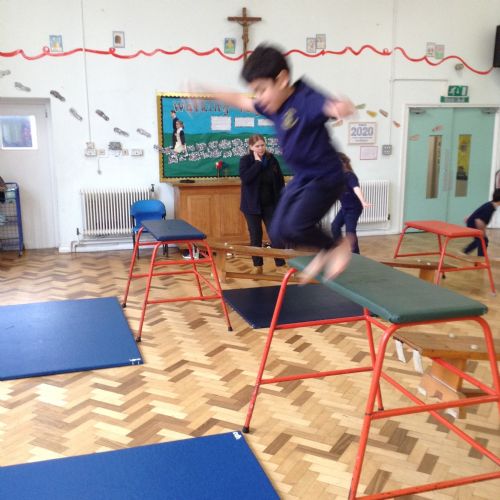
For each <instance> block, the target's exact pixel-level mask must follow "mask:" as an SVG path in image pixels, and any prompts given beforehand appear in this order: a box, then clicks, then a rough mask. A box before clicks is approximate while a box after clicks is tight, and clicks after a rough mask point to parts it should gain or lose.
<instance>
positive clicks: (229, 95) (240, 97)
mask: <svg viewBox="0 0 500 500" xmlns="http://www.w3.org/2000/svg"><path fill="white" fill-rule="evenodd" d="M211 94H212V95H213V96H214V97H215V99H217V100H218V101H222V102H223V103H224V104H228V105H229V106H232V107H233V108H240V109H242V110H243V111H250V112H251V113H256V110H255V106H254V105H253V99H252V98H251V97H249V96H247V95H244V94H238V93H237V92H212V93H211Z"/></svg>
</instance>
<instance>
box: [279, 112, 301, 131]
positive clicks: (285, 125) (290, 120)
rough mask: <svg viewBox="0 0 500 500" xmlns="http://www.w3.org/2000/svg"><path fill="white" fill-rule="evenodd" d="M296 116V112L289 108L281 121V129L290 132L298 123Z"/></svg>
mask: <svg viewBox="0 0 500 500" xmlns="http://www.w3.org/2000/svg"><path fill="white" fill-rule="evenodd" d="M296 114H297V111H296V109H295V108H290V109H289V110H287V112H286V113H285V115H284V116H283V120H281V128H282V129H283V130H290V129H291V128H292V127H293V126H294V125H295V124H296V123H297V122H298V121H299V119H298V118H297V116H296Z"/></svg>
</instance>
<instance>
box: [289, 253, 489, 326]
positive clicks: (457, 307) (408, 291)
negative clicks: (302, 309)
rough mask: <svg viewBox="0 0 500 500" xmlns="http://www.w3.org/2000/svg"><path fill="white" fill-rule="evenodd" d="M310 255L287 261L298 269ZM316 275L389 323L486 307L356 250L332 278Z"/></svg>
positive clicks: (458, 315) (476, 312)
mask: <svg viewBox="0 0 500 500" xmlns="http://www.w3.org/2000/svg"><path fill="white" fill-rule="evenodd" d="M312 258H313V256H305V257H297V258H295V259H292V260H290V261H289V264H290V266H292V267H294V268H295V269H297V270H299V271H300V270H303V269H304V268H305V267H306V266H307V264H309V262H310V261H311V259H312ZM317 279H318V280H319V281H320V282H321V283H323V284H324V285H325V286H327V287H328V288H331V289H332V290H334V291H335V292H337V293H339V294H341V295H343V296H344V297H347V298H348V299H351V300H352V301H353V302H356V303H357V304H359V305H361V306H363V307H366V308H367V309H368V310H369V311H371V312H372V313H373V314H376V315H377V316H379V317H381V318H383V319H386V320H387V321H390V322H391V323H398V324H400V323H410V322H413V321H429V320H436V319H452V318H462V317H465V316H480V315H482V314H485V313H486V312H487V310H488V308H487V307H486V306H485V305H484V304H482V303H481V302H478V301H476V300H472V299H469V298H467V297H464V296H462V295H459V294H458V293H455V292H452V291H450V290H447V289H446V288H441V287H439V286H437V285H433V284H432V283H428V282H426V281H423V280H421V279H419V278H416V277H414V276H411V275H410V274H406V273H404V272H401V271H398V270H397V269H393V268H391V267H389V266H386V265H384V264H381V263H380V262H376V261H374V260H371V259H368V258H366V257H363V256H361V255H357V254H353V256H352V260H351V262H350V263H349V266H348V267H347V269H346V270H345V271H344V272H343V273H342V274H341V275H340V276H338V277H337V278H335V279H334V280H326V279H325V278H323V275H322V274H320V275H318V276H317Z"/></svg>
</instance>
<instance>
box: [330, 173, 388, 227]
mask: <svg viewBox="0 0 500 500" xmlns="http://www.w3.org/2000/svg"><path fill="white" fill-rule="evenodd" d="M359 184H360V188H361V191H363V194H364V196H365V200H366V201H367V202H368V203H372V204H373V206H372V207H368V208H365V209H364V210H363V213H362V214H361V217H360V218H359V223H360V224H370V223H372V222H387V221H388V220H389V181H387V180H372V181H360V183H359ZM339 209H340V203H338V202H337V203H336V204H335V205H334V206H333V207H332V208H331V210H330V212H328V214H327V215H326V216H325V217H324V219H323V226H324V227H325V226H326V227H330V224H331V222H332V221H333V219H334V218H335V216H336V215H337V213H338V211H339Z"/></svg>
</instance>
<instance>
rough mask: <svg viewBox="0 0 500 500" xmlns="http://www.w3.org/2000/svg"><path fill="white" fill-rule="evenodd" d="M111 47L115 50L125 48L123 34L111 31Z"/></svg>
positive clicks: (122, 32)
mask: <svg viewBox="0 0 500 500" xmlns="http://www.w3.org/2000/svg"><path fill="white" fill-rule="evenodd" d="M113 47H115V48H116V49H123V48H125V32H124V31H113Z"/></svg>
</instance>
